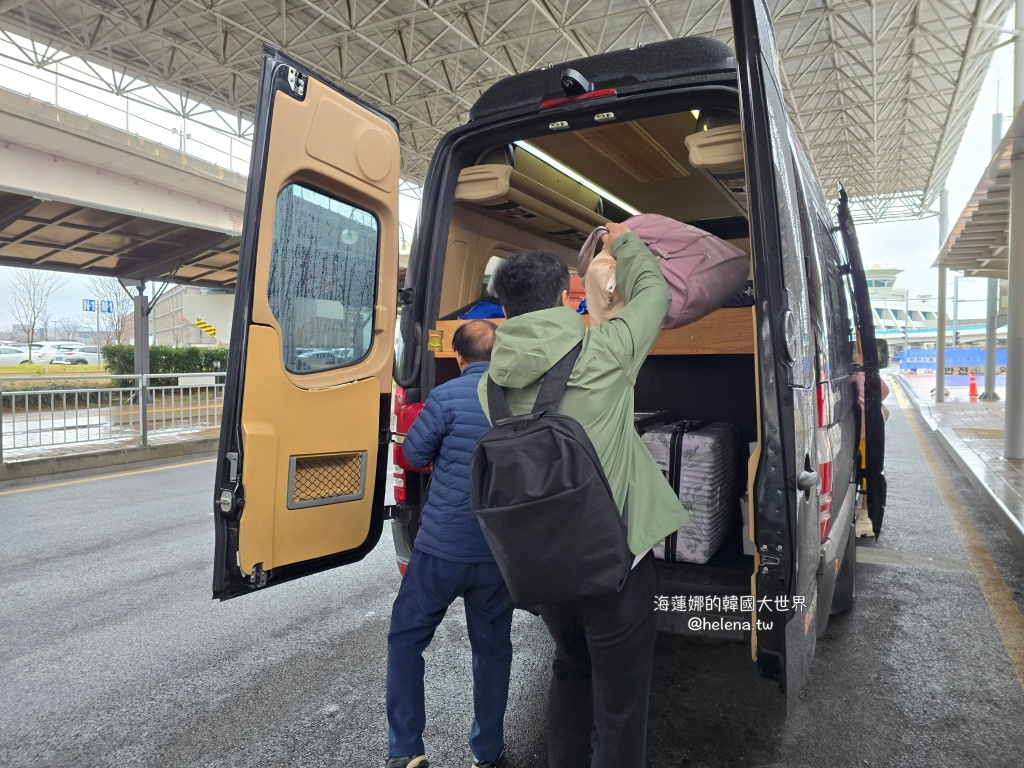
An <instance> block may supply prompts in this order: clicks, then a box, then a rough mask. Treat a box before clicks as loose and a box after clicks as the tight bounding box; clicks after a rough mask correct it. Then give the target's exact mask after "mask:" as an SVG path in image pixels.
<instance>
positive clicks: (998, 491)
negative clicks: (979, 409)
mask: <svg viewBox="0 0 1024 768" xmlns="http://www.w3.org/2000/svg"><path fill="white" fill-rule="evenodd" d="M896 379H897V381H898V383H899V385H900V388H901V389H902V390H903V392H904V393H905V394H906V395H907V396H908V398H909V399H910V401H911V402H912V403H913V404H914V408H916V409H917V412H918V413H919V414H920V415H921V418H923V419H924V420H925V422H926V423H927V424H928V426H929V428H930V429H931V430H932V433H933V434H934V435H935V437H936V439H937V440H938V441H939V443H940V444H941V445H942V447H943V449H945V451H946V453H948V454H949V456H950V458H951V459H953V463H954V464H956V465H957V467H958V468H959V469H960V471H961V472H963V473H964V476H965V477H966V478H967V479H968V480H969V481H970V483H971V485H972V486H974V488H975V490H977V491H978V493H980V494H981V496H982V498H984V499H985V501H987V502H988V504H989V506H990V507H991V508H992V510H993V511H994V512H995V515H996V518H998V520H999V523H1000V524H1001V525H1002V526H1003V530H1005V531H1006V535H1007V537H1008V538H1009V539H1010V541H1012V542H1013V543H1014V544H1016V545H1017V546H1018V547H1019V548H1020V549H1021V550H1024V522H1022V520H1021V519H1020V518H1019V517H1018V516H1017V515H1016V514H1014V512H1013V511H1012V510H1011V509H1010V507H1009V506H1007V504H1006V502H1005V501H1004V500H1003V499H1004V498H1005V497H1010V498H1017V496H1016V494H1014V493H1013V492H1012V491H1010V490H1009V488H1008V487H1007V486H1006V484H1005V483H1004V482H1003V481H1002V479H1000V478H999V477H998V476H997V477H996V480H997V483H996V484H995V486H996V487H992V486H990V485H989V484H988V483H987V482H985V480H984V479H983V478H982V476H981V473H980V472H979V470H981V469H982V468H984V470H988V471H986V474H989V475H991V474H992V473H991V470H989V468H988V466H987V465H986V464H985V463H984V462H983V461H982V460H981V457H979V456H978V455H977V454H976V453H974V451H973V450H971V448H970V447H968V446H967V444H966V443H965V442H964V441H963V440H961V439H960V438H959V437H957V435H956V433H955V432H953V431H952V430H950V429H945V428H938V425H937V424H936V423H935V421H934V420H933V419H932V418H931V413H930V411H931V409H928V410H929V413H927V414H926V413H925V412H924V411H925V408H926V407H927V405H928V404H927V403H925V402H922V401H921V400H920V398H919V397H918V396H917V393H916V392H915V391H914V388H913V387H911V386H910V384H909V383H908V382H907V381H906V379H904V378H903V377H902V376H897V377H896ZM970 456H975V457H977V464H979V465H980V466H975V465H974V462H971V461H969V460H968V458H965V457H970Z"/></svg>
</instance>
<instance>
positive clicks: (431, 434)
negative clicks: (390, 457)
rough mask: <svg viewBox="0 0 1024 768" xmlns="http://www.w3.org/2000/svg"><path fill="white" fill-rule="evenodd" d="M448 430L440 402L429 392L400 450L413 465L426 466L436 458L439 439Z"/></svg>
mask: <svg viewBox="0 0 1024 768" xmlns="http://www.w3.org/2000/svg"><path fill="white" fill-rule="evenodd" d="M447 432H448V425H447V422H446V416H445V412H444V409H443V408H442V407H441V404H440V403H439V402H438V401H437V398H436V397H434V394H433V393H431V394H430V395H429V396H428V397H427V403H426V405H424V406H423V410H422V411H420V415H419V416H417V417H416V421H414V422H413V423H412V427H411V428H410V429H409V434H408V435H406V438H405V442H403V443H402V451H403V452H404V453H405V459H406V461H408V462H409V465H410V466H413V467H427V466H429V465H430V464H431V462H433V461H434V460H435V459H436V458H437V454H438V451H440V450H441V441H442V440H443V439H444V436H445V434H446V433H447Z"/></svg>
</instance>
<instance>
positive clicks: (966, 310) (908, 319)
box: [864, 264, 1006, 351]
mask: <svg viewBox="0 0 1024 768" xmlns="http://www.w3.org/2000/svg"><path fill="white" fill-rule="evenodd" d="M902 272H903V270H902V269H891V268H888V267H882V266H879V265H877V264H876V265H875V266H873V267H871V268H870V269H866V270H864V275H865V277H866V278H867V283H868V295H869V296H870V297H871V311H872V312H874V314H875V317H874V320H875V336H876V337H877V338H880V339H885V340H886V341H887V342H888V343H889V348H890V349H891V350H893V351H898V350H902V349H903V347H904V345H905V344H906V345H907V346H909V347H922V348H930V347H934V346H935V344H936V342H937V341H938V330H937V329H938V324H939V314H938V301H937V299H936V297H934V296H931V295H924V296H922V295H916V296H915V295H908V294H910V292H909V291H908V289H906V288H896V287H895V283H896V278H897V277H898V276H899V275H900V274H901V273H902ZM950 298H951V299H952V297H950ZM959 304H960V306H959V310H960V311H959V312H958V313H954V312H949V313H948V315H947V319H948V321H949V325H947V327H946V341H947V343H948V344H950V345H951V346H961V347H964V346H982V345H984V342H985V318H984V317H982V316H976V315H978V314H979V312H981V313H982V314H983V313H984V308H983V307H981V308H979V306H978V305H977V304H972V303H970V302H967V301H961V302H960V303H959ZM954 316H956V321H955V323H956V341H954V340H953V318H954ZM997 335H998V338H999V339H1000V340H1004V339H1005V338H1006V327H1005V326H1003V327H1002V328H1001V329H1000V330H999V332H998V334H997Z"/></svg>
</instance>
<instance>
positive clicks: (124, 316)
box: [85, 277, 135, 346]
mask: <svg viewBox="0 0 1024 768" xmlns="http://www.w3.org/2000/svg"><path fill="white" fill-rule="evenodd" d="M85 287H86V288H87V289H88V290H89V293H91V294H92V296H93V298H96V299H99V300H100V301H109V302H110V303H111V304H113V305H114V311H113V312H111V313H103V314H102V316H101V317H100V327H101V328H102V329H103V330H104V331H106V334H105V335H106V340H107V343H108V344H109V343H110V342H111V341H113V342H114V343H115V344H121V343H123V341H124V338H125V335H126V334H128V329H129V328H131V326H132V316H133V315H134V313H135V305H134V304H133V303H132V297H131V296H129V295H128V292H127V291H125V289H124V288H122V287H121V284H120V283H119V282H117V278H114V277H90V278H89V279H88V280H86V281H85ZM97 309H98V307H97ZM96 345H97V346H100V345H102V342H101V341H100V340H99V339H96Z"/></svg>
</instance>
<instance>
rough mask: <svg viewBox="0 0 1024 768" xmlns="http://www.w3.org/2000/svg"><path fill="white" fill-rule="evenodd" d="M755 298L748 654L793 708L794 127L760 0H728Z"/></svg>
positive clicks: (803, 315) (805, 485)
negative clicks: (755, 455)
mask: <svg viewBox="0 0 1024 768" xmlns="http://www.w3.org/2000/svg"><path fill="white" fill-rule="evenodd" d="M732 18H733V32H734V38H735V42H736V59H737V76H738V81H739V88H740V107H741V119H742V125H743V141H744V151H745V155H746V174H747V193H748V200H749V208H748V210H749V216H750V232H751V248H752V251H753V257H754V280H755V284H756V292H757V295H758V297H759V301H758V305H757V322H758V354H759V360H760V366H759V376H758V378H759V387H760V393H759V395H760V398H761V409H760V417H761V447H760V457H759V459H758V468H757V474H756V475H755V481H754V486H753V493H754V496H753V498H752V499H751V503H752V504H753V505H754V509H755V510H756V515H757V529H756V538H757V540H756V548H757V560H756V563H757V572H756V574H755V577H754V580H753V583H754V586H753V591H754V593H755V597H756V619H757V622H758V623H757V625H756V632H755V634H754V638H753V639H754V653H755V657H756V661H757V666H758V670H759V671H760V673H761V674H762V675H763V676H765V677H769V678H775V679H777V680H778V681H779V683H780V685H781V686H782V689H783V691H784V692H785V693H786V703H787V704H793V703H794V702H795V701H796V698H797V695H798V694H799V691H800V687H801V686H802V684H803V681H804V679H805V677H806V675H807V670H808V668H809V666H810V662H811V659H812V657H813V655H814V646H815V638H816V631H815V629H816V617H815V612H816V605H817V589H818V581H817V567H818V560H819V550H820V526H819V519H818V503H817V493H816V484H820V477H819V474H818V473H817V472H815V471H814V470H815V469H816V468H817V466H818V459H817V447H816V444H815V442H814V441H815V439H816V437H815V430H814V429H813V428H809V425H814V424H815V423H816V416H815V389H814V387H815V382H816V379H815V363H814V353H813V342H812V341H811V340H812V339H813V333H812V325H811V318H810V314H809V303H808V301H807V300H806V295H807V291H808V287H807V273H806V264H805V261H806V259H805V256H806V254H805V253H804V248H805V247H806V246H805V244H804V242H803V239H802V238H801V236H800V233H801V231H802V229H803V227H802V223H801V222H802V218H803V217H806V215H807V212H806V211H803V210H801V208H800V196H799V195H798V192H797V187H796V180H797V179H796V177H797V168H796V158H795V157H794V155H793V149H792V147H793V146H794V143H793V142H792V141H791V138H790V133H791V131H792V128H791V125H790V121H789V118H788V116H787V114H786V110H785V106H784V101H783V97H782V90H781V87H780V84H779V82H780V77H779V61H778V53H777V50H776V45H775V37H774V33H773V31H772V25H771V19H770V17H769V14H768V9H767V7H766V6H765V2H764V0H732Z"/></svg>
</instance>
